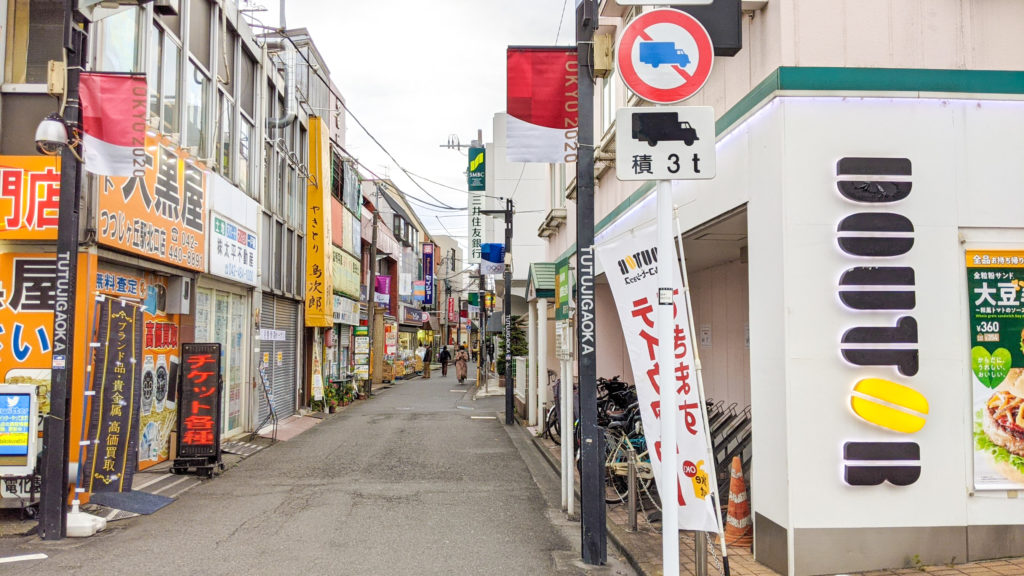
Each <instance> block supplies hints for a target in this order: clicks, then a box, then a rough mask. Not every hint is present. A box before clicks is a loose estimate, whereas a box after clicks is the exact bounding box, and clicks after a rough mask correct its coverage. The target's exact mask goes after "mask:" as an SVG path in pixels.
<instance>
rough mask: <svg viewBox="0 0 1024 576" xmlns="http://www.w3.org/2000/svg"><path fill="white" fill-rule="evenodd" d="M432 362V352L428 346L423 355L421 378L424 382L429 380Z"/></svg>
mask: <svg viewBox="0 0 1024 576" xmlns="http://www.w3.org/2000/svg"><path fill="white" fill-rule="evenodd" d="M433 360H434V354H433V351H432V350H431V349H430V346H427V350H426V351H425V352H424V353H423V378H424V379H425V380H429V379H430V363H431V362H432V361H433Z"/></svg>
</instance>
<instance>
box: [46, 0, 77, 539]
mask: <svg viewBox="0 0 1024 576" xmlns="http://www.w3.org/2000/svg"><path fill="white" fill-rule="evenodd" d="M76 15H77V12H76V10H75V0H65V2H64V50H65V51H66V53H67V82H66V88H65V91H66V94H65V95H66V97H67V105H66V106H65V107H64V116H63V120H64V124H65V126H67V127H70V128H71V129H72V130H75V129H77V127H78V126H79V123H80V121H81V117H82V112H81V108H80V104H79V101H78V78H79V74H80V73H81V70H82V67H83V66H84V65H85V42H84V41H83V39H84V36H85V26H84V23H83V24H81V27H80V26H79V25H76V22H75V20H76ZM75 139H76V138H74V137H73V138H72V139H71V141H70V142H69V143H68V144H67V145H65V146H64V147H63V149H62V150H61V160H60V191H61V192H60V200H59V204H58V215H57V223H58V225H57V274H56V276H57V277H56V287H57V289H56V290H55V294H54V306H53V309H54V315H53V345H52V350H53V359H52V364H51V371H50V413H49V414H48V415H47V419H46V426H45V427H44V428H43V450H42V469H41V471H40V472H41V476H42V484H41V489H40V495H39V535H40V536H41V537H42V539H43V540H60V539H61V538H64V536H66V535H67V514H66V513H65V505H66V502H67V497H68V490H69V484H70V483H69V480H68V458H69V454H68V442H69V438H70V437H71V418H70V412H71V395H70V394H69V393H68V392H69V388H70V386H69V378H68V377H69V375H70V373H71V370H72V369H73V368H74V361H75V348H74V342H75V321H74V319H75V299H76V296H77V295H76V287H77V282H78V204H79V198H80V197H81V187H82V163H81V162H80V161H79V160H78V157H77V156H76V152H75V150H74V149H73V148H72V147H73V146H74V145H75V142H74V140H75Z"/></svg>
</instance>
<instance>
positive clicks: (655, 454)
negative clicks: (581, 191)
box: [595, 223, 718, 532]
mask: <svg viewBox="0 0 1024 576" xmlns="http://www.w3.org/2000/svg"><path fill="white" fill-rule="evenodd" d="M656 245H657V228H656V227H655V225H654V224H653V223H652V224H650V225H648V226H646V227H645V228H640V229H637V230H634V232H633V233H632V234H629V235H627V236H623V237H620V238H617V239H615V240H612V241H610V242H606V243H604V244H601V245H598V246H596V247H595V251H596V253H597V257H598V259H599V260H600V261H601V264H602V266H603V267H604V269H605V270H606V272H607V277H608V285H609V286H610V287H611V289H612V296H613V297H614V298H615V304H616V308H617V309H618V311H619V321H620V322H621V323H622V331H623V334H625V336H626V348H627V350H628V352H629V359H630V363H631V364H632V366H633V378H634V382H636V390H637V397H638V399H639V402H640V417H641V419H642V420H643V425H644V436H646V438H647V445H648V446H650V447H653V450H652V451H651V466H652V468H653V469H654V478H655V481H656V482H658V484H659V485H658V491H659V492H662V493H664V491H665V490H672V491H674V492H677V493H678V496H679V527H680V528H683V529H687V530H701V531H707V532H717V531H718V522H717V521H716V519H715V515H716V514H717V510H718V506H717V503H715V502H712V499H711V498H709V497H708V495H709V492H708V490H707V485H708V484H707V481H708V476H709V475H710V476H714V474H715V470H714V460H713V459H712V458H711V455H710V454H709V453H708V445H709V443H708V441H707V430H705V429H704V422H703V418H702V416H701V408H700V393H699V391H698V389H697V387H698V383H697V377H696V374H695V372H694V348H693V340H692V337H691V334H690V326H689V321H688V319H687V316H686V315H687V310H686V306H685V305H683V303H682V302H681V298H680V296H679V292H680V290H681V289H682V285H683V279H682V275H681V274H680V273H679V268H678V267H676V266H674V264H675V262H676V260H675V258H674V257H670V258H668V264H666V265H670V266H672V268H673V274H672V275H673V281H672V288H673V293H674V298H673V301H674V304H673V318H674V325H675V326H674V328H673V341H672V342H662V343H659V342H658V337H657V330H655V324H654V320H655V317H656V316H657V313H656V312H655V306H657V305H658V303H659V296H660V288H659V287H658V266H659V258H658V251H657V248H656ZM659 345H661V346H672V349H673V350H674V352H675V354H674V356H673V359H674V366H671V367H664V366H659V363H658V361H657V360H658V357H659V356H658V346H659ZM666 382H668V383H670V385H672V386H675V387H676V388H677V394H678V396H677V401H678V403H679V405H678V406H677V407H675V409H676V410H678V415H679V418H678V419H677V422H678V431H677V437H676V438H677V440H676V448H677V452H678V455H679V458H678V463H679V469H678V470H676V472H675V476H676V478H677V483H678V487H677V488H675V489H673V488H668V487H665V486H661V478H662V474H661V466H662V459H661V454H662V450H664V448H663V447H662V446H661V410H662V406H661V397H660V393H661V389H660V386H661V385H663V383H666Z"/></svg>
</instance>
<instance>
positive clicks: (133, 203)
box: [97, 134, 207, 271]
mask: <svg viewBox="0 0 1024 576" xmlns="http://www.w3.org/2000/svg"><path fill="white" fill-rule="evenodd" d="M141 162H144V164H145V167H144V168H139V169H138V170H137V174H135V175H133V176H103V177H102V178H101V182H100V195H99V209H98V210H97V218H98V223H97V236H98V240H99V243H100V244H103V245H106V246H113V247H115V248H118V249H120V250H125V251H127V252H131V253H133V254H138V255H141V256H145V257H147V258H152V259H154V260H161V261H163V262H167V263H169V264H172V265H174V266H179V267H182V268H188V269H190V270H199V271H203V270H204V267H205V266H206V224H207V223H206V180H207V179H206V172H205V168H204V167H203V166H202V165H201V164H199V163H198V162H197V161H196V160H195V159H194V158H191V157H189V156H188V153H187V152H186V151H185V150H182V149H179V148H178V147H177V146H176V145H175V144H173V143H172V142H171V141H170V140H168V139H166V138H162V137H161V138H158V137H157V136H155V135H152V134H149V135H147V136H146V156H145V159H144V160H142V161H141Z"/></svg>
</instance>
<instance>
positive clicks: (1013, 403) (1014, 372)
mask: <svg viewBox="0 0 1024 576" xmlns="http://www.w3.org/2000/svg"><path fill="white" fill-rule="evenodd" d="M966 254H967V262H966V264H967V295H968V310H969V314H968V316H969V321H970V337H971V340H970V346H971V350H970V355H971V380H972V396H973V404H972V406H973V422H974V426H973V436H974V438H973V440H974V487H975V489H978V490H986V489H987V490H1007V489H1018V488H1022V487H1024V300H1022V290H1021V289H1022V287H1024V250H969V251H967V253H966Z"/></svg>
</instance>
